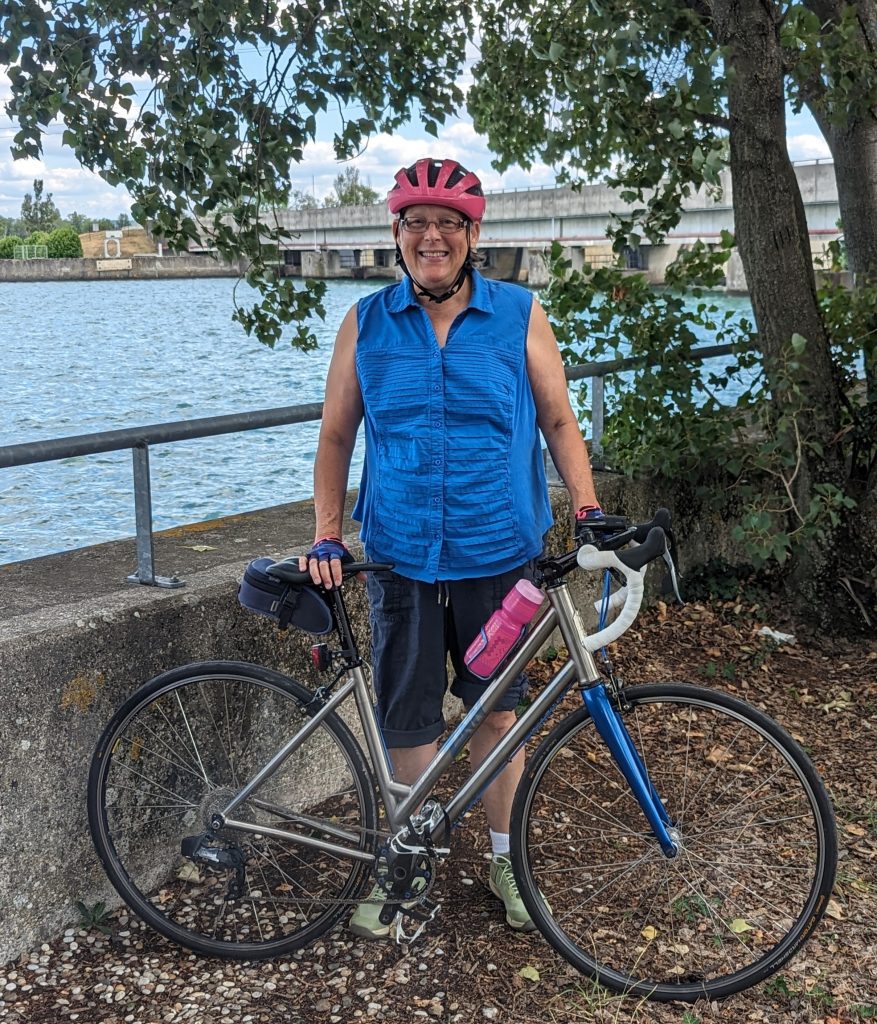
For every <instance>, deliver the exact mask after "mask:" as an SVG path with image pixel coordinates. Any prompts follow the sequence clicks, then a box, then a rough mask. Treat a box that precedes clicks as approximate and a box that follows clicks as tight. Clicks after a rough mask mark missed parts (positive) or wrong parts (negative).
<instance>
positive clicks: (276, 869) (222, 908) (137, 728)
mask: <svg viewBox="0 0 877 1024" xmlns="http://www.w3.org/2000/svg"><path fill="white" fill-rule="evenodd" d="M312 697H313V695H312V694H311V693H310V692H309V691H308V690H306V689H305V688H304V687H303V686H300V685H299V684H298V683H296V682H294V681H293V680H291V679H289V678H287V677H286V676H282V675H280V674H278V673H276V672H270V671H268V670H266V669H263V668H259V667H257V666H254V665H245V664H239V663H234V662H216V663H205V664H195V665H187V666H183V667H182V668H179V669H174V670H173V671H171V672H166V673H164V674H163V675H160V676H157V677H156V678H155V679H153V680H152V681H151V682H149V683H147V684H145V685H144V686H143V687H141V688H140V689H139V690H138V691H137V692H136V693H135V694H134V695H133V696H132V697H131V698H130V700H128V701H127V703H126V704H125V705H124V706H123V707H122V708H120V710H119V711H118V712H117V714H116V715H115V717H114V718H113V720H112V721H111V722H110V724H109V725H108V726H107V728H106V730H105V731H104V733H103V735H102V736H101V738H100V741H99V742H98V745H97V749H96V750H95V753H94V757H93V759H92V764H91V772H90V774H89V783H88V814H89V823H90V826H91V834H92V838H93V840H94V844H95V847H96V849H97V852H98V854H99V855H100V858H101V861H102V862H103V865H104V867H105V869H106V871H107V874H108V875H109V877H110V880H111V881H112V883H113V885H114V886H115V887H116V889H117V890H118V891H119V893H120V895H121V896H122V898H123V899H124V900H125V902H126V903H127V904H128V906H129V907H131V909H132V910H133V911H134V912H135V913H136V914H138V915H139V916H140V917H141V918H143V920H144V921H146V922H147V923H148V924H149V925H151V926H152V927H153V928H155V929H157V930H158V931H159V932H161V933H162V934H163V935H166V936H167V937H168V938H170V939H172V940H173V941H174V942H178V943H180V944H181V945H183V946H187V947H188V948H189V949H193V950H195V951H196V952H198V953H202V954H206V955H209V956H220V957H230V958H236V959H260V958H264V957H270V956H276V955H278V954H280V953H284V952H287V951H289V950H293V949H297V948H299V947H301V946H305V945H307V944H308V943H310V942H312V941H313V940H314V939H315V938H317V936H319V935H321V934H322V933H323V932H325V931H326V930H327V929H328V928H330V927H331V926H332V925H333V924H334V923H335V922H336V921H337V920H338V919H339V918H340V917H341V916H342V914H344V912H345V910H347V909H349V905H350V904H351V903H353V902H355V900H356V898H357V897H358V895H359V894H360V892H361V891H362V888H363V886H364V884H365V880H366V878H367V876H368V871H369V867H370V863H369V861H370V859H371V858H370V854H371V851H372V850H373V849H374V845H375V831H374V830H375V823H376V818H377V810H376V805H375V796H374V787H373V784H372V780H371V776H370V773H369V770H368V768H367V767H366V764H365V760H364V758H363V755H362V752H361V750H360V748H359V746H358V744H357V743H356V740H355V739H354V738H353V736H352V734H351V733H350V730H349V729H348V728H347V726H346V725H345V724H344V723H343V722H342V721H341V720H340V718H338V716H337V715H335V714H334V713H333V714H330V715H328V716H327V717H326V718H325V719H324V720H323V721H322V722H321V723H320V725H319V726H318V727H317V728H316V730H315V731H314V732H313V733H312V734H311V735H310V736H309V737H308V738H307V739H306V740H305V741H304V742H303V743H302V745H301V746H300V747H298V748H297V749H296V750H295V751H294V752H293V753H292V754H291V755H290V756H289V757H288V758H287V759H286V760H285V761H284V762H283V764H282V765H281V766H280V767H279V768H278V769H277V770H276V772H275V773H274V774H273V775H271V776H270V777H269V778H267V779H266V780H265V781H264V782H263V783H262V784H261V785H260V786H259V787H258V788H257V789H256V790H255V791H254V792H253V793H252V794H250V796H249V797H248V798H247V800H246V801H245V802H244V803H243V804H242V805H241V806H239V807H238V808H237V809H236V810H235V811H234V812H233V814H232V815H231V817H232V818H234V819H237V820H238V821H241V822H247V823H250V824H251V825H252V826H253V828H252V829H251V830H247V831H239V830H237V829H231V828H225V829H221V830H219V831H213V830H212V829H211V820H212V818H213V816H214V815H215V814H217V813H219V812H221V811H222V810H223V809H224V808H225V807H226V806H227V804H228V803H229V801H230V800H231V799H232V798H233V796H234V795H235V794H236V793H237V792H239V791H240V790H241V789H242V788H243V786H244V785H245V784H246V783H247V782H248V781H249V780H250V779H252V778H253V777H254V776H255V774H256V773H257V772H258V771H259V769H260V768H262V767H263V766H264V765H265V764H266V763H268V761H270V759H271V758H272V756H273V755H274V754H275V753H276V752H277V751H278V750H279V749H280V748H281V746H282V745H283V743H284V742H285V741H287V740H288V739H289V738H291V737H292V736H293V735H294V734H295V733H296V732H297V731H298V730H299V729H300V728H301V727H302V726H303V725H304V724H305V723H306V722H307V721H308V720H309V718H310V717H312V716H313V715H314V714H315V713H316V711H317V710H319V705H317V706H312V705H311V701H312ZM260 828H261V829H265V831H260ZM269 829H273V830H275V831H274V832H273V833H271V834H269V832H268V830H269ZM278 833H279V834H278ZM285 833H289V838H288V839H287V838H286V837H285ZM294 837H296V838H294ZM329 843H331V844H332V845H333V846H334V847H336V849H335V850H327V849H326V848H325V845H321V844H329ZM338 848H340V849H338ZM346 850H349V851H351V853H352V854H354V856H348V855H347V854H346V853H345V852H344V851H346ZM356 853H360V854H364V855H365V856H361V857H359V858H357V857H356V856H355V854H356Z"/></svg>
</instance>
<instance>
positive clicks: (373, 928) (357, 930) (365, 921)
mask: <svg viewBox="0 0 877 1024" xmlns="http://www.w3.org/2000/svg"><path fill="white" fill-rule="evenodd" d="M423 884H424V883H423V881H422V880H421V879H415V881H414V886H413V888H414V891H415V892H420V890H421V888H422V887H423ZM386 900H387V894H386V893H385V892H384V890H383V889H382V888H381V887H380V886H379V885H376V886H375V887H374V888H373V889H372V891H371V892H370V893H369V894H368V896H366V898H365V899H364V900H363V901H362V903H360V904H359V906H358V907H357V908H356V910H354V911H353V913H352V914H351V915H350V920H349V921H348V923H347V930H348V931H351V932H353V934H354V935H358V936H359V937H360V938H361V939H386V938H387V937H388V936H389V934H390V929H391V928H392V927H393V925H395V923H396V918H394V919H393V920H392V921H391V922H390V924H381V911H382V910H383V909H384V904H385V903H386ZM416 903H417V901H416V900H412V901H411V902H410V903H405V904H403V905H404V906H405V907H413V906H415V905H416ZM398 916H399V915H398V914H397V915H396V917H398Z"/></svg>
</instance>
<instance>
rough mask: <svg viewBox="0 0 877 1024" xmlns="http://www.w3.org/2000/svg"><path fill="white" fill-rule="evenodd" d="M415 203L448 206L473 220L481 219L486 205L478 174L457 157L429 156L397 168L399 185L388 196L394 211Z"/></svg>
mask: <svg viewBox="0 0 877 1024" xmlns="http://www.w3.org/2000/svg"><path fill="white" fill-rule="evenodd" d="M416 203H426V204H428V205H430V206H447V207H448V208H449V209H451V210H456V211H457V212H458V213H462V215H463V216H464V217H466V218H467V219H468V220H471V221H480V220H481V218H482V217H483V216H484V207H485V205H486V204H485V199H484V192H482V190H481V182H480V181H479V180H478V178H477V176H476V175H474V174H473V173H472V172H471V171H467V170H466V168H465V167H461V166H460V165H459V164H458V163H457V161H456V160H432V159H431V158H430V157H424V158H423V159H422V160H418V161H417V163H415V164H412V165H411V166H410V167H403V168H402V169H401V170H399V171H397V173H396V184H395V185H394V186H393V187H392V188H391V189H390V192H389V194H388V195H387V206H388V207H389V208H390V213H393V214H396V213H399V212H401V211H402V210H404V209H405V208H406V207H408V206H414V205H415V204H416Z"/></svg>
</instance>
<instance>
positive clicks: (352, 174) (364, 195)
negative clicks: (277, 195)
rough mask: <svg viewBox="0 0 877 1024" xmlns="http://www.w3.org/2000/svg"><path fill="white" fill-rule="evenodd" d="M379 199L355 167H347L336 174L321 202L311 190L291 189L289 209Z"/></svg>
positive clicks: (312, 207)
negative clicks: (361, 178)
mask: <svg viewBox="0 0 877 1024" xmlns="http://www.w3.org/2000/svg"><path fill="white" fill-rule="evenodd" d="M379 199H380V194H379V193H378V192H377V191H376V190H375V189H373V188H372V187H371V185H368V184H366V183H365V182H363V181H361V180H360V177H359V171H358V170H357V169H356V168H355V167H347V168H345V169H344V170H343V171H342V172H341V173H340V174H338V175H336V177H335V183H334V185H333V187H332V189H331V190H330V191H329V193H328V194H327V195H326V196H325V197H324V198H323V202H322V204H320V203H319V202H318V201H317V197H316V195H315V194H314V193H312V192H303V191H302V190H301V189H298V188H295V189H292V190H291V191H290V193H289V204H288V205H289V209H290V210H318V209H320V206H321V205H322V206H323V207H327V208H328V207H335V206H371V205H372V204H374V203H376V202H377V201H378V200H379Z"/></svg>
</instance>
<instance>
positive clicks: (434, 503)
mask: <svg viewBox="0 0 877 1024" xmlns="http://www.w3.org/2000/svg"><path fill="white" fill-rule="evenodd" d="M441 500H442V499H441V498H433V499H432V503H433V505H438V504H439V502H440V501H441Z"/></svg>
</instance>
